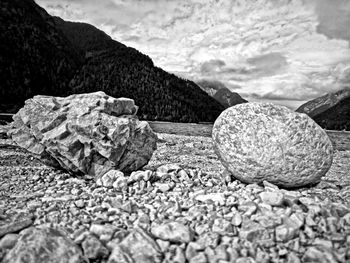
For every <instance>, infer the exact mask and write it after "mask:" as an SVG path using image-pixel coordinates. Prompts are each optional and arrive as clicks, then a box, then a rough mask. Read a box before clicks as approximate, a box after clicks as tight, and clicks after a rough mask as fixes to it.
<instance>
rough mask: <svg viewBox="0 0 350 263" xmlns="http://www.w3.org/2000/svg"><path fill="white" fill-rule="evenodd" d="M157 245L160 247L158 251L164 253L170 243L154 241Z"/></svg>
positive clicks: (159, 240)
mask: <svg viewBox="0 0 350 263" xmlns="http://www.w3.org/2000/svg"><path fill="white" fill-rule="evenodd" d="M156 242H157V244H158V245H159V247H160V250H161V251H162V252H163V253H164V252H165V251H167V249H168V248H169V246H170V242H169V241H165V240H161V239H157V240H156Z"/></svg>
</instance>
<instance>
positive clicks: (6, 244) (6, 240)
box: [0, 233, 19, 250]
mask: <svg viewBox="0 0 350 263" xmlns="http://www.w3.org/2000/svg"><path fill="white" fill-rule="evenodd" d="M18 238H19V235H18V234H12V233H10V234H6V235H5V236H4V237H3V238H2V239H1V240H0V250H1V249H11V248H13V247H14V246H15V245H16V243H17V240H18Z"/></svg>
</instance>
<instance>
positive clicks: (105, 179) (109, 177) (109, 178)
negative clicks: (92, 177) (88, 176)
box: [100, 170, 124, 188]
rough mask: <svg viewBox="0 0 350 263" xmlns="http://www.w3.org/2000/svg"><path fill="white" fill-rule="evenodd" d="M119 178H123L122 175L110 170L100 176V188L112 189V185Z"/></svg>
mask: <svg viewBox="0 0 350 263" xmlns="http://www.w3.org/2000/svg"><path fill="white" fill-rule="evenodd" d="M119 177H124V173H123V172H121V171H119V170H110V171H108V172H107V173H105V174H104V175H102V176H101V178H100V180H101V183H102V186H104V187H107V188H112V186H113V183H114V182H115V180H116V179H117V178H119Z"/></svg>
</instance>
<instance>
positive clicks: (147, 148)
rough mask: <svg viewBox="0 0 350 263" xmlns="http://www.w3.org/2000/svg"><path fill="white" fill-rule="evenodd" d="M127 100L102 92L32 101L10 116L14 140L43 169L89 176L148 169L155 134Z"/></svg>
mask: <svg viewBox="0 0 350 263" xmlns="http://www.w3.org/2000/svg"><path fill="white" fill-rule="evenodd" d="M136 111H137V106H135V104H134V101H133V100H131V99H127V98H118V99H115V98H113V97H110V96H108V95H106V94H105V93H103V92H95V93H89V94H78V95H72V96H69V97H66V98H60V97H49V96H35V97H34V98H33V99H30V100H27V101H26V104H25V106H24V107H23V108H22V109H21V110H20V111H19V112H18V113H17V114H16V115H14V117H13V119H14V122H13V127H14V128H13V129H12V130H11V131H10V132H9V133H10V134H11V136H12V139H13V140H14V141H15V142H16V143H17V144H18V145H19V146H21V147H23V148H25V149H27V150H28V151H29V152H31V153H32V154H34V155H35V156H38V157H40V158H41V160H44V161H45V162H46V164H49V165H53V166H55V167H62V168H63V169H65V170H67V171H70V172H74V173H83V174H88V175H91V176H97V177H98V176H101V175H103V174H104V173H106V172H108V171H109V170H112V169H118V170H122V171H124V172H130V171H133V170H137V169H138V168H140V167H142V166H144V165H145V164H147V162H148V161H149V159H150V158H151V156H152V154H153V151H154V150H155V149H156V138H157V137H156V135H155V134H154V133H153V131H152V129H151V128H150V127H149V125H148V123H147V122H140V121H139V120H138V119H137V117H136V116H135V114H136Z"/></svg>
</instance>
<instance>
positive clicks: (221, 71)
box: [37, 0, 350, 107]
mask: <svg viewBox="0 0 350 263" xmlns="http://www.w3.org/2000/svg"><path fill="white" fill-rule="evenodd" d="M37 2H38V3H39V4H40V5H42V6H43V7H44V8H46V10H47V11H48V12H49V13H51V14H53V15H58V16H61V17H62V18H63V19H67V20H73V21H83V22H88V23H91V24H93V25H95V26H97V27H98V28H100V29H102V30H104V31H105V32H106V33H108V34H109V35H111V36H112V37H113V38H114V39H115V40H117V41H120V42H122V43H124V44H126V45H129V46H132V47H135V48H137V49H138V50H140V51H141V52H143V53H145V54H147V55H149V56H150V57H151V58H152V59H153V61H154V63H155V64H156V65H157V66H160V67H162V68H164V69H165V70H167V71H170V72H173V73H175V74H178V75H180V76H182V77H187V78H190V79H193V80H196V81H198V80H202V79H206V80H210V81H212V80H215V81H220V82H222V83H224V84H225V85H226V86H227V87H229V88H231V89H234V88H235V87H237V85H238V86H240V87H241V88H240V94H242V95H243V96H244V97H245V98H246V99H248V100H253V101H255V100H260V101H274V102H276V103H279V104H284V105H287V106H290V107H297V106H298V105H300V104H301V103H303V102H304V101H306V100H309V99H311V98H314V97H317V96H320V95H323V94H324V93H326V92H329V91H335V90H337V89H339V88H341V87H344V86H346V85H349V82H350V48H349V41H350V33H349V32H350V31H349V30H348V28H349V26H350V2H349V1H348V0H278V1H277V0H255V1H251V0H208V1H202V0H187V1H180V0H104V1H95V0H37Z"/></svg>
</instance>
